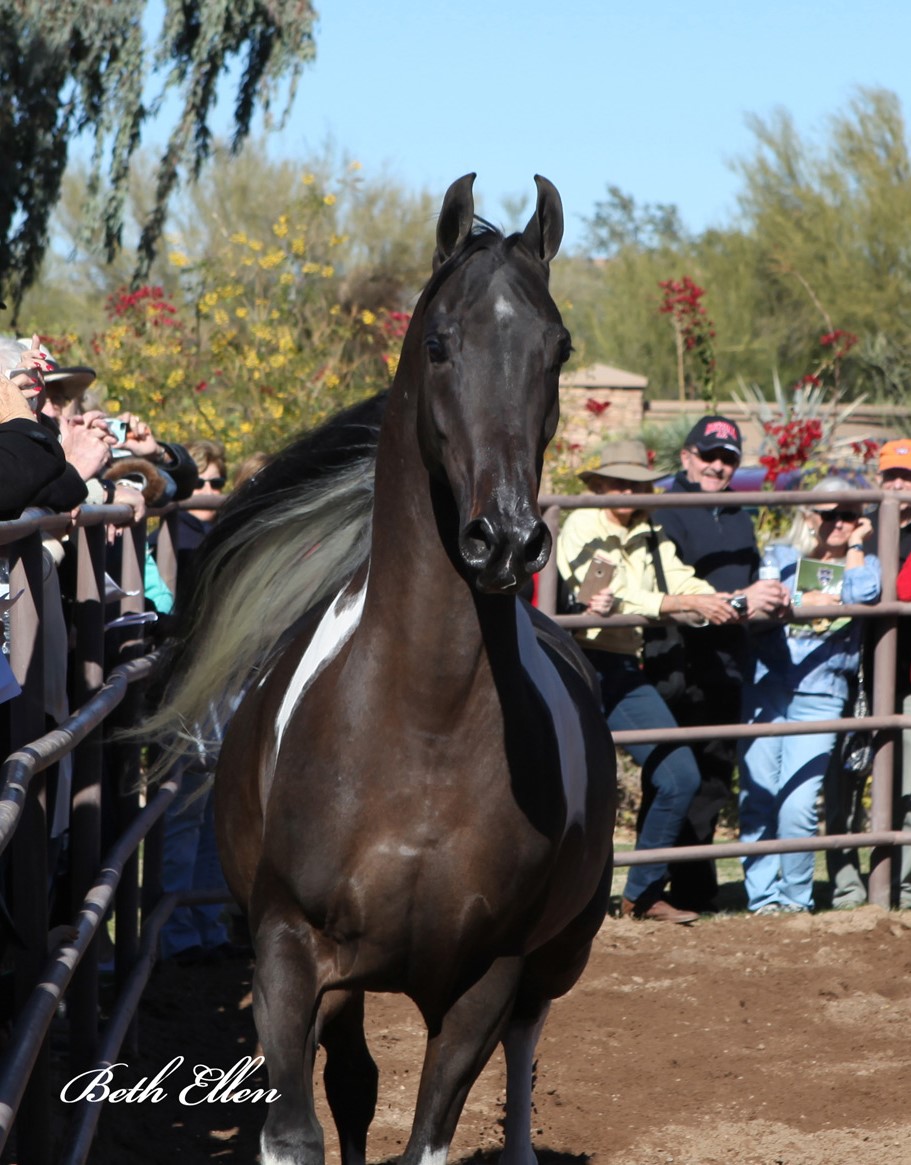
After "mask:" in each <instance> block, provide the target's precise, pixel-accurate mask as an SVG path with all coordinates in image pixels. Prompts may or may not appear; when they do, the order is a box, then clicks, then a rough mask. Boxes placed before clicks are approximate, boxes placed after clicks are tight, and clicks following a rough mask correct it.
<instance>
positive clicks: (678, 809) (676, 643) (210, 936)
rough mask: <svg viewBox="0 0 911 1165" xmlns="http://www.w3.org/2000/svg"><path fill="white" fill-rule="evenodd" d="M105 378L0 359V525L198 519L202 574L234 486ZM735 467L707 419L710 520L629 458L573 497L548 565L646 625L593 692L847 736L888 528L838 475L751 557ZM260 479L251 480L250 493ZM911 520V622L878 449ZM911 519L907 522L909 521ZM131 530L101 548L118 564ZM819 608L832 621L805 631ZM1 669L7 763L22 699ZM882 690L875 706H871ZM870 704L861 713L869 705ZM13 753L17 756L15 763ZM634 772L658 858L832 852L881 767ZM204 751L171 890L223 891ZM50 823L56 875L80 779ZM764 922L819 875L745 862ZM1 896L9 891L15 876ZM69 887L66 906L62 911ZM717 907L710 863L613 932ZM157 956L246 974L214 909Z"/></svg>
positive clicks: (188, 553) (899, 759)
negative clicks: (207, 543)
mask: <svg viewBox="0 0 911 1165" xmlns="http://www.w3.org/2000/svg"><path fill="white" fill-rule="evenodd" d="M94 380H95V374H94V372H93V370H92V369H90V368H86V367H61V366H60V365H59V364H58V363H57V362H56V361H55V360H54V359H53V356H52V355H51V353H50V352H48V350H47V349H46V348H45V347H44V346H43V345H42V344H41V343H40V341H39V338H38V337H37V336H33V337H31V338H30V339H25V340H23V339H17V338H15V337H9V338H5V339H4V338H0V451H2V457H0V487H2V488H0V520H6V521H8V520H11V519H15V518H16V517H18V516H19V515H20V514H21V512H22V510H23V509H24V508H26V507H29V506H37V507H44V508H47V509H49V510H52V511H57V512H62V513H72V514H75V513H76V512H77V511H78V508H79V507H80V506H83V505H85V504H115V505H121V506H127V507H128V508H129V511H130V512H131V514H132V520H133V522H134V523H136V522H142V521H143V519H145V517H146V515H147V513H148V511H149V510H150V509H152V510H160V509H161V508H162V507H166V506H168V505H169V504H170V503H173V502H184V503H185V505H184V507H183V508H181V509H180V510H179V512H178V513H177V516H176V521H175V522H174V523H173V524H171V525H170V526H169V533H170V540H171V544H172V550H173V552H174V554H175V555H176V566H177V577H178V578H180V577H181V576H185V575H186V574H187V572H189V571H190V570H191V569H192V561H193V558H194V555H195V554H196V553H197V551H198V549H199V546H200V545H201V544H202V542H203V540H204V538H205V536H206V533H207V532H208V531H209V530H210V529H211V528H212V525H213V523H214V522H215V521H216V519H217V509H216V508H215V507H214V506H213V505H212V504H211V500H207V499H211V497H212V496H213V495H214V496H218V495H220V494H221V493H222V491H224V490H225V488H226V486H227V485H228V467H227V465H226V463H225V454H224V449H223V447H222V446H221V445H220V444H219V443H218V442H216V441H212V440H209V439H203V438H195V437H193V436H192V435H188V437H187V440H186V442H185V443H183V444H174V443H169V442H164V441H161V440H159V439H158V438H157V436H156V435H155V433H154V432H153V431H152V429H151V428H150V426H149V425H148V424H147V423H146V422H145V421H144V420H143V419H142V418H141V417H138V416H136V415H135V414H133V413H130V412H123V413H121V414H120V415H119V416H117V417H110V416H107V415H106V414H105V412H104V410H103V408H102V407H100V405H99V403H98V402H97V401H96V400H95V399H94V398H93V396H92V391H91V390H92V385H93V382H94ZM742 456H743V440H742V435H741V432H740V429H739V427H738V426H737V424H736V423H735V422H734V421H733V420H731V419H730V418H727V417H724V416H717V415H707V416H705V417H703V418H702V419H700V420H699V421H698V423H697V424H696V425H694V426H693V428H692V430H691V431H690V433H689V434H688V435H687V437H686V439H685V441H684V442H683V446H682V448H681V449H680V453H679V457H680V470H679V472H677V473H676V474H675V475H674V476H673V478H672V480H671V481H670V482H669V483H667V484H666V493H667V495H668V497H675V496H677V495H700V494H703V493H704V494H706V495H708V496H707V498H706V504H705V505H702V506H692V505H688V506H679V507H678V506H671V505H660V504H658V505H656V506H655V507H654V508H649V509H644V508H637V507H636V506H635V505H633V504H632V503H630V502H629V501H628V498H629V495H632V494H640V495H641V494H650V493H651V492H652V491H653V489H654V483H655V481H656V480H657V479H658V478H659V477H660V476H661V475H660V474H659V473H658V472H657V471H656V470H655V469H654V468H653V467H652V466H651V464H650V462H649V457H648V454H647V451H646V449H645V446H644V445H643V444H642V442H641V441H638V440H621V441H611V442H609V443H608V444H607V445H605V446H603V449H602V455H601V464H600V465H599V466H598V467H597V468H596V469H593V470H590V471H587V472H585V473H583V474H581V475H580V476H581V477H582V479H583V483H584V485H585V487H586V488H587V489H588V490H589V491H590V492H591V493H592V494H594V495H597V496H598V497H603V498H605V499H607V500H609V502H610V504H609V505H608V506H607V507H604V508H595V507H592V508H580V509H575V510H573V511H572V512H571V513H570V514H569V516H568V517H567V518H566V520H565V522H564V524H563V527H562V530H561V533H560V536H559V539H558V543H557V564H558V568H559V571H560V574H561V576H562V578H563V580H564V583H565V585H566V588H567V591H568V594H569V595H570V596H571V602H572V603H573V604H574V609H575V610H576V611H577V612H578V611H584V612H586V613H588V614H591V615H597V616H609V615H611V614H622V615H638V616H641V617H642V620H641V623H642V625H628V624H627V623H614V624H612V623H611V622H610V620H609V619H608V620H607V621H606V622H604V623H601V624H599V625H598V626H596V627H592V628H589V629H586V630H584V631H581V632H579V634H578V638H579V641H580V644H581V646H582V648H583V651H584V653H585V654H586V656H587V657H588V659H589V661H590V662H591V663H592V665H593V666H594V668H595V671H596V672H597V675H598V677H599V680H600V686H601V694H602V700H603V707H604V713H605V716H606V719H607V722H608V725H609V726H610V728H611V729H612V730H614V731H618V730H630V729H632V730H638V731H647V730H650V729H655V728H675V727H678V726H679V727H684V728H692V729H695V730H698V729H705V728H706V727H709V728H712V727H715V726H721V725H731V724H733V725H736V724H740V723H746V724H751V725H757V726H774V725H787V724H794V723H801V722H802V723H810V722H813V721H829V720H836V719H838V718H840V717H842V716H845V715H848V714H850V713H851V709H852V708H853V707H854V706H855V702H856V701H857V699H858V695H859V692H858V689H859V687H860V686H862V684H863V679H864V676H866V677H867V680H868V681H869V677H871V676H872V670H873V669H872V659H871V650H872V641H873V636H872V634H871V628H872V623H871V622H870V621H869V620H866V619H863V618H851V617H848V616H842V615H840V614H839V613H838V610H837V608H838V607H840V606H842V605H845V604H858V603H864V604H872V603H876V602H877V600H878V599H879V597H880V593H881V588H882V577H881V567H880V562H879V558H878V556H877V554H876V549H877V539H878V516H877V514H876V513H875V512H874V513H872V514H867V513H866V511H865V507H864V506H863V505H861V504H860V503H857V502H854V501H852V500H850V498H849V500H847V501H844V500H837V501H836V500H833V498H832V494H833V493H836V494H846V493H847V494H849V493H850V492H851V491H852V488H853V486H852V483H851V482H850V481H848V480H846V479H844V478H841V477H837V476H831V477H826V478H824V479H823V480H821V481H819V482H817V483H816V484H815V485H814V486H813V491H812V492H813V501H812V503H811V504H808V505H804V506H800V507H798V508H797V509H796V511H795V514H794V521H793V524H792V526H791V529H790V530H789V531H788V533H787V534H786V535H785V536H784V537H783V538H782V539H781V540H780V541H777V542H774V543H773V544H771V545H769V546H763V547H760V545H759V543H758V541H757V535H756V531H755V529H754V524H753V518H752V516H751V513H750V512H749V511H748V510H747V509H746V508H744V507H743V506H741V505H739V504H738V502H737V498H736V494H735V493H734V492H733V491H732V488H731V486H732V480H733V477H734V474H735V472H736V470H737V468H738V467H739V465H740V463H741V459H742ZM264 460H265V458H264V457H263V456H259V457H257V459H256V460H255V461H254V462H251V463H250V464H249V465H247V466H243V467H240V468H239V470H238V477H236V478H235V484H237V481H238V479H243V477H245V476H247V475H249V474H252V473H254V472H255V471H256V470H257V469H258V468H259V467H260V466H261V465H262V464H263V462H264ZM871 484H879V485H880V486H881V487H882V488H883V489H884V490H889V491H896V492H898V493H899V494H900V495H901V497H902V499H903V500H902V504H901V512H900V522H901V544H900V562H901V564H902V565H901V569H900V573H899V575H898V579H897V587H898V594H899V598H901V599H904V600H909V601H911V441H906V440H904V439H897V440H892V441H888V442H886V443H885V444H884V445H883V446H882V449H881V451H880V459H879V475H878V481H877V482H876V483H871ZM904 499H907V500H904ZM118 532H119V531H118V530H117V528H116V527H115V526H113V525H111V526H109V543H110V554H111V557H112V561H116V556H117V553H118V538H117V534H118ZM159 537H160V534H159V531H158V530H156V531H155V532H153V533H152V535H151V536H150V538H149V539H148V542H147V545H146V547H145V556H144V568H143V569H144V579H143V582H144V593H145V601H146V606H147V610H148V612H149V617H150V618H156V619H160V620H161V627H162V628H165V629H166V628H167V619H168V616H169V614H170V612H171V608H172V605H173V602H174V594H173V584H174V573H173V571H171V570H170V569H164V570H161V569H159V549H160V547H159ZM43 553H44V558H45V571H44V578H45V583H44V585H45V603H44V607H45V611H46V612H47V613H48V614H47V620H48V625H47V630H46V635H45V693H46V694H45V702H46V711H47V717H48V723H51V724H52V723H60V722H61V721H62V720H63V719H64V718H65V717H66V715H67V714H68V711H69V695H68V690H67V683H66V675H67V645H68V635H69V632H68V628H67V626H66V622H65V615H64V612H65V611H66V609H67V604H66V602H65V601H63V600H64V599H65V597H66V596H65V595H62V590H65V587H66V583H65V580H64V573H63V564H64V562H65V560H66V557H67V546H66V536H62V537H61V536H57V535H54V536H51V535H46V536H45V537H44V548H43ZM814 608H818V609H819V612H818V614H817V613H816V611H815V610H814ZM8 650H9V649H8V644H7V645H5V650H4V651H3V652H0V702H2V703H3V708H4V712H3V714H2V716H3V720H2V722H3V723H4V735H3V739H4V743H6V744H7V745H8V744H9V741H10V724H9V709H10V708H11V707H13V706H14V705H13V704H12V703H11V702H12V701H14V700H15V698H16V696H17V695H18V694H19V687H18V684H17V683H16V679H15V677H14V675H13V673H12V670H11V667H10V663H9V659H8ZM866 686H867V687H869V684H867V685H866ZM864 694H865V695H866V697H867V700H868V704H869V692H867V691H865V692H864ZM224 711H225V710H224V709H215V708H213V709H212V715H211V723H209V724H207V725H206V726H205V730H203V729H202V728H201V729H200V732H199V736H200V739H202V738H206V739H207V740H209V741H212V740H214V741H215V742H216V744H217V740H218V738H219V731H220V727H221V724H220V721H221V720H222V719H223V717H224ZM896 711H899V712H904V713H905V714H906V715H908V714H911V620H900V623H899V648H898V668H897V675H896ZM8 752H9V748H7V749H6V751H5V752H4V755H7V754H8ZM627 752H628V753H629V755H630V757H631V758H632V760H633V761H634V762H635V764H636V765H637V766H638V768H639V770H640V779H641V798H640V802H639V806H638V817H637V823H636V847H637V849H641V850H667V849H669V848H673V847H680V846H684V845H708V844H711V842H712V841H713V839H714V836H715V831H716V828H717V826H718V822H719V818H720V817H721V815H722V814H723V813H724V812H725V810H726V808H727V807H729V806H730V805H731V804H732V802H734V801H735V800H736V803H737V807H738V811H739V826H740V836H741V838H742V839H743V840H744V841H769V840H774V839H784V838H787V839H792V838H809V837H812V836H813V835H814V834H815V833H816V832H817V829H818V824H819V823H818V820H817V818H818V813H819V804H820V799H821V798H822V799H824V805H825V821H826V828H827V830H828V831H829V832H830V833H832V832H845V831H847V830H848V829H849V828H852V827H854V828H856V825H857V822H858V821H859V820H860V818H861V817H862V805H863V796H864V787H865V781H866V777H867V775H868V771H869V765H868V764H863V765H860V766H854V767H852V766H851V765H850V764H848V763H847V760H846V757H847V751H846V746H845V741H844V740H843V739H841V738H839V737H838V736H837V735H836V733H835V732H833V731H828V730H822V731H818V732H805V733H801V734H798V735H794V734H787V733H786V734H783V735H782V734H775V733H774V731H772V732H771V733H769V734H766V733H765V732H761V733H759V734H757V735H755V736H751V737H749V738H746V739H742V740H740V741H739V742H738V741H736V740H732V739H729V738H727V737H726V736H725V735H724V734H722V733H711V732H710V733H705V732H704V731H703V732H702V733H701V734H700V733H699V732H698V731H697V732H695V733H694V735H693V737H692V738H686V739H678V740H677V741H675V742H674V743H671V744H666V743H665V744H655V743H647V742H640V743H632V744H630V745H628V746H627ZM213 764H214V755H213V753H212V751H211V748H202V749H201V750H200V753H199V755H198V756H197V757H192V758H190V759H189V760H184V761H182V762H181V768H180V772H179V774H177V775H180V776H181V777H182V785H181V792H180V795H179V796H178V798H177V799H175V801H174V803H173V805H172V807H171V809H170V810H169V812H168V815H167V819H166V824H165V835H164V854H163V865H162V886H163V889H164V890H166V891H167V890H174V891H188V890H196V889H204V890H212V889H215V890H217V889H219V888H221V887H222V886H223V883H222V880H221V873H220V867H219V863H218V857H217V853H216V850H215V843H214V833H213V828H212V814H211V804H210V800H209V797H208V793H207V784H208V777H209V775H210V773H211V771H212V767H213ZM894 780H895V790H896V793H895V813H896V822H895V824H896V827H897V828H906V829H911V732H904V733H903V734H902V747H901V748H897V749H896V750H895V773H894ZM53 792H54V796H53V802H52V804H50V805H49V810H48V818H49V843H50V845H51V852H52V853H55V854H57V855H58V857H57V861H58V862H59V865H60V868H61V869H65V865H66V849H67V837H68V830H69V799H70V798H69V792H70V783H69V774H68V772H67V766H66V763H61V765H60V769H59V772H58V773H57V774H56V779H55V781H54V784H53ZM900 852H901V859H900V861H899V862H897V863H896V865H897V866H898V867H899V871H898V875H897V879H896V890H895V894H896V904H897V905H899V906H901V907H903V908H907V907H911V847H909V848H905V849H903V850H901V851H900ZM827 860H828V868H829V877H830V881H831V883H832V904H833V905H834V906H835V907H843V908H847V907H851V906H856V905H859V904H862V903H863V902H864V901H866V888H865V883H864V879H863V878H862V876H861V872H860V868H859V865H858V861H857V852H856V851H846V852H844V853H841V852H838V851H834V852H832V853H830V854H828V855H827ZM743 870H744V880H745V888H746V894H747V900H748V907H749V910H750V911H752V912H753V913H755V914H759V915H765V914H772V913H797V912H806V911H810V910H812V909H814V907H815V906H816V903H815V901H814V888H813V882H814V856H813V854H812V853H787V854H758V855H756V854H751V855H750V856H747V857H745V858H744V859H743ZM0 876H2V870H0ZM53 893H54V884H53V882H52V885H51V895H52V897H53ZM718 893H719V886H718V880H717V873H716V869H715V863H714V862H712V861H710V860H700V861H686V862H679V863H677V862H668V861H667V860H663V859H660V858H659V859H657V860H655V861H654V862H648V863H646V864H641V865H634V866H632V867H631V870H630V873H629V877H628V879H627V881H626V885H625V888H624V890H623V894H622V900H621V904H620V912H621V914H622V915H624V916H627V917H630V918H648V919H652V920H657V921H669V922H675V923H685V924H688V923H692V922H695V921H696V920H697V919H698V918H699V917H700V915H702V914H704V913H706V912H711V911H713V910H715V909H717V906H718ZM161 953H162V956H163V957H165V958H173V959H174V960H175V961H176V962H178V963H180V964H189V963H194V962H198V961H206V960H211V959H213V958H220V957H230V956H231V955H232V954H234V953H236V948H235V947H234V945H233V944H232V942H231V938H230V933H229V930H228V929H227V927H226V925H225V918H224V914H223V910H222V908H221V907H220V906H184V907H182V908H180V909H178V910H177V911H175V913H174V914H173V916H172V918H171V920H170V921H169V922H168V923H167V925H166V926H165V928H164V930H163V931H162V936H161Z"/></svg>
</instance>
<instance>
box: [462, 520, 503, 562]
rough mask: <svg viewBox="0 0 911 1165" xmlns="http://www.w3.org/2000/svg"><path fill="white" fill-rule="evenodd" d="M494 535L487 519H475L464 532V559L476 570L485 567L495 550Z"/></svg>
mask: <svg viewBox="0 0 911 1165" xmlns="http://www.w3.org/2000/svg"><path fill="white" fill-rule="evenodd" d="M494 543H495V539H494V534H493V529H492V527H491V525H490V522H488V520H487V519H486V518H475V519H474V521H473V522H469V523H468V525H467V526H466V527H465V529H464V530H463V531H462V539H461V551H462V558H463V559H464V560H465V562H466V563H467V564H468V565H469V566H472V567H474V568H475V569H480V568H481V567H483V566H485V565H486V564H487V563H488V562H489V560H490V556H491V555H492V554H493V550H494Z"/></svg>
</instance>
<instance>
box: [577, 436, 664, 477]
mask: <svg viewBox="0 0 911 1165" xmlns="http://www.w3.org/2000/svg"><path fill="white" fill-rule="evenodd" d="M601 456H602V457H603V459H604V460H603V461H602V462H601V464H600V465H599V466H598V468H597V469H586V470H583V472H582V473H580V474H579V477H580V478H581V479H582V480H583V481H584V482H585V483H586V485H588V484H590V483H591V481H592V479H593V478H598V477H616V478H619V479H620V480H621V481H657V480H658V478H659V477H664V474H663V473H662V472H661V471H660V470H657V469H652V467H651V466H650V465H649V463H648V451H647V450H646V448H645V446H644V445H643V444H642V442H641V441H611V442H610V443H609V444H607V445H605V446H603V448H602V450H601Z"/></svg>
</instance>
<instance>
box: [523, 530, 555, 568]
mask: <svg viewBox="0 0 911 1165" xmlns="http://www.w3.org/2000/svg"><path fill="white" fill-rule="evenodd" d="M550 546H551V537H550V530H549V529H548V528H547V523H546V522H535V528H534V530H533V531H532V534H531V537H530V538H529V539H528V541H527V542H526V543H525V562H526V565H527V566H529V567H530V568H532V569H533V570H539V569H540V568H541V567H542V566H543V565H544V563H545V562H546V561H547V559H548V556H549V555H550Z"/></svg>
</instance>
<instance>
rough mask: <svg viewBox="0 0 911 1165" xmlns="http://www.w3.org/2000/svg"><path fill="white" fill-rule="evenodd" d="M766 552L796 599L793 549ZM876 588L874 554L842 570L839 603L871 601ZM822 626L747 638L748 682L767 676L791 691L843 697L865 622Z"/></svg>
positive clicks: (879, 586)
mask: <svg viewBox="0 0 911 1165" xmlns="http://www.w3.org/2000/svg"><path fill="white" fill-rule="evenodd" d="M768 549H769V550H770V551H771V552H772V554H773V555H774V556H775V560H776V562H777V563H778V569H779V570H780V571H781V581H782V583H783V584H784V585H785V586H786V587H787V588H788V589H789V590H790V592H791V595H792V596H795V597H797V599H798V601H799V596H798V595H797V591H796V588H795V579H796V575H797V564H798V562H799V561H800V557H801V556H800V554H799V553H798V551H797V550H796V549H795V548H794V547H793V546H785V545H773V546H770V547H768ZM881 590H882V571H881V569H880V565H879V559H878V558H877V557H876V555H875V554H868V555H866V560H865V562H864V565H863V566H854V567H851V568H850V569H846V570H845V573H844V576H843V578H842V587H841V601H842V602H843V603H875V602H876V600H877V599H878V598H879V595H880V591H881ZM826 622H827V624H829V625H828V626H827V627H826V628H824V629H820V630H819V631H815V630H813V628H812V627H811V626H810V624H808V623H802V624H791V625H790V626H788V627H775V628H773V629H772V630H770V631H760V632H759V633H758V634H756V635H755V636H754V637H753V650H754V653H755V656H756V668H755V672H754V675H753V682H754V683H757V684H758V683H759V682H760V681H761V680H764V679H767V678H768V679H769V680H770V681H771V682H773V683H776V684H779V685H781V686H782V687H784V688H786V689H788V690H790V691H792V692H801V693H805V694H806V693H814V694H821V695H829V696H838V697H841V698H842V699H847V697H848V692H849V684H850V681H851V680H852V679H853V678H854V677H855V676H856V675H857V671H858V668H859V667H860V649H861V641H862V639H863V633H864V626H863V625H864V623H865V620H863V619H847V620H845V621H844V622H841V621H840V620H834V621H832V620H827V621H826ZM839 624H840V625H839ZM792 628H793V629H794V630H793V631H792ZM798 629H799V630H798ZM795 632H796V633H795Z"/></svg>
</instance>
